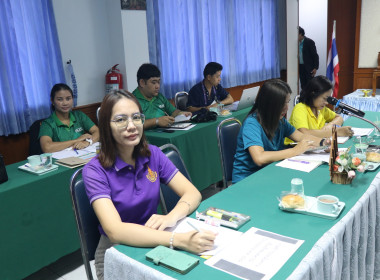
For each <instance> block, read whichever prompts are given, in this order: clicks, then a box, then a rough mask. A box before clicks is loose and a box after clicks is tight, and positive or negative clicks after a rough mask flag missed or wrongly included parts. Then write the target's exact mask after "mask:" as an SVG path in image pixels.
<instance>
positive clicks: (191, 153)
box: [145, 108, 250, 190]
mask: <svg viewBox="0 0 380 280" xmlns="http://www.w3.org/2000/svg"><path fill="white" fill-rule="evenodd" d="M249 110H250V108H247V109H244V110H241V111H237V112H232V116H228V117H218V119H217V120H216V121H214V122H208V123H200V124H197V125H196V126H195V127H193V128H192V129H190V130H187V131H182V130H177V131H175V132H174V133H165V132H157V130H150V131H146V132H145V135H146V137H147V138H148V141H149V143H150V144H153V145H156V146H159V147H160V146H162V145H165V144H168V143H171V144H174V145H175V146H176V147H177V148H178V149H179V151H180V152H181V155H182V158H183V160H184V162H185V164H186V168H187V170H188V171H189V173H190V177H191V179H192V181H193V184H194V185H195V186H196V187H197V188H198V189H199V190H203V189H205V188H207V187H208V186H210V185H211V184H213V183H216V182H218V181H220V180H222V167H221V163H220V156H219V148H218V143H217V139H216V128H217V126H218V124H219V123H220V122H221V121H222V120H224V119H227V118H230V117H235V118H237V119H238V120H240V121H243V120H244V118H245V117H246V116H247V114H248V112H249Z"/></svg>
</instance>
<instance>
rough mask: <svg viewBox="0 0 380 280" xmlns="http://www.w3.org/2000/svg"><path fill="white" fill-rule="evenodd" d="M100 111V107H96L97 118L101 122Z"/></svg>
mask: <svg viewBox="0 0 380 280" xmlns="http://www.w3.org/2000/svg"><path fill="white" fill-rule="evenodd" d="M99 112H100V107H98V109H96V120H97V121H98V123H99Z"/></svg>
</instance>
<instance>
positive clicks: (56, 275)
mask: <svg viewBox="0 0 380 280" xmlns="http://www.w3.org/2000/svg"><path fill="white" fill-rule="evenodd" d="M219 191H220V188H218V187H216V186H215V185H211V186H210V187H208V188H206V189H204V190H203V191H201V193H202V198H203V199H206V198H209V197H210V196H212V195H214V194H215V193H217V192H219ZM91 268H92V275H93V276H94V277H96V273H95V267H94V261H92V262H91ZM56 279H59V280H85V279H87V276H86V270H85V268H84V265H83V261H82V255H81V252H80V250H77V251H75V252H73V253H71V254H69V255H67V256H64V257H62V258H60V259H59V260H58V261H56V262H55V263H52V264H51V265H49V266H46V267H44V268H42V269H40V270H39V271H37V272H36V273H34V274H32V275H30V276H28V277H27V278H25V280H56Z"/></svg>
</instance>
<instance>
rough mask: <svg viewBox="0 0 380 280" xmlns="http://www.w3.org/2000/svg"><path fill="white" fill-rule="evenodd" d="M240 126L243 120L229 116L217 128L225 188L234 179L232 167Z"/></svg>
mask: <svg viewBox="0 0 380 280" xmlns="http://www.w3.org/2000/svg"><path fill="white" fill-rule="evenodd" d="M240 127H241V122H240V121H239V120H238V119H236V118H229V119H226V120H224V121H222V122H221V123H220V124H219V125H218V127H217V128H216V137H217V139H218V146H219V154H220V160H221V163H222V173H223V187H224V188H226V187H228V186H229V182H230V181H231V180H232V169H233V163H234V156H235V153H236V146H237V136H238V134H239V131H240Z"/></svg>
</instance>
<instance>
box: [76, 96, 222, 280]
mask: <svg viewBox="0 0 380 280" xmlns="http://www.w3.org/2000/svg"><path fill="white" fill-rule="evenodd" d="M144 120H145V117H144V115H143V114H142V110H141V107H140V104H139V102H138V101H137V99H136V98H135V97H134V96H133V95H132V94H131V93H129V92H127V91H124V90H118V91H114V92H112V93H110V94H108V95H106V97H105V98H104V100H103V102H102V106H101V110H100V112H99V129H100V143H101V151H100V153H99V155H98V156H97V157H96V158H94V159H92V160H91V161H90V162H89V163H88V164H87V165H86V166H85V167H84V169H83V179H84V182H85V186H86V192H87V195H88V198H89V200H90V203H91V204H92V207H93V208H94V211H95V213H96V216H97V217H98V219H99V222H100V226H99V231H100V233H101V238H100V241H99V245H98V248H97V250H96V253H95V267H96V273H97V276H98V279H103V268H104V267H103V266H104V253H105V250H106V249H108V248H109V247H111V246H112V245H113V244H114V243H122V244H127V245H131V246H140V247H155V246H157V245H165V246H168V247H171V248H173V247H177V248H179V249H182V250H186V251H189V252H192V253H201V252H203V251H206V250H209V249H211V248H212V247H213V244H214V239H215V234H214V233H212V232H210V231H202V232H196V231H191V232H187V233H176V234H174V233H171V232H166V231H163V230H164V229H165V228H167V227H171V226H174V225H175V224H176V223H177V221H178V220H180V219H182V218H183V217H185V216H187V215H188V214H190V213H191V212H193V211H194V210H195V209H196V208H197V207H198V205H199V203H200V201H201V195H200V193H199V191H198V190H197V189H196V188H195V187H194V186H193V185H192V184H191V182H189V181H188V180H187V179H186V178H185V177H184V176H183V175H182V174H181V173H180V172H179V171H178V169H177V168H176V167H175V166H174V165H173V163H172V162H171V161H170V160H169V159H168V158H167V157H166V156H165V155H164V154H163V153H162V152H161V150H160V149H159V148H157V147H156V146H152V145H148V143H147V141H146V139H145V135H144V131H143V124H144ZM160 183H164V184H167V185H168V186H169V187H171V188H172V189H173V190H174V191H175V192H176V193H177V194H178V195H179V196H180V197H181V198H180V200H179V202H178V203H177V205H176V207H175V208H174V209H173V210H172V211H171V212H170V213H169V214H167V215H158V214H156V213H157V206H158V203H159V201H160Z"/></svg>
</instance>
